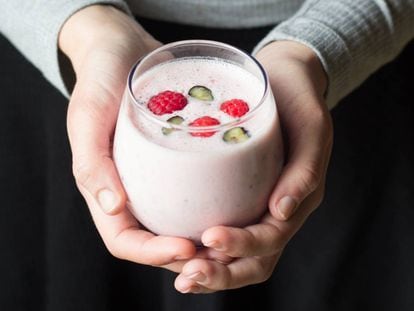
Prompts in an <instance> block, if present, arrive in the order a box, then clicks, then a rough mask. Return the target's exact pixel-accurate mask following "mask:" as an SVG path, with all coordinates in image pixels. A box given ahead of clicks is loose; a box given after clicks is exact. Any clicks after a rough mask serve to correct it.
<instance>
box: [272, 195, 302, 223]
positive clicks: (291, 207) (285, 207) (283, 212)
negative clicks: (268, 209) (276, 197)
mask: <svg viewBox="0 0 414 311" xmlns="http://www.w3.org/2000/svg"><path fill="white" fill-rule="evenodd" d="M296 206H297V204H296V201H295V200H294V199H292V198H291V197H289V196H286V197H283V198H282V199H281V200H280V201H279V204H278V205H277V210H278V211H279V214H280V216H282V218H283V219H285V220H287V219H289V217H290V216H292V215H293V213H294V212H295V209H296Z"/></svg>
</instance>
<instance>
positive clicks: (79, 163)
mask: <svg viewBox="0 0 414 311" xmlns="http://www.w3.org/2000/svg"><path fill="white" fill-rule="evenodd" d="M72 171H73V176H74V177H75V180H76V183H78V184H80V185H82V186H84V187H86V188H87V187H88V185H89V184H90V181H91V179H92V177H93V168H92V167H91V166H90V165H89V164H87V162H86V161H84V160H81V159H76V160H74V161H73V165H72Z"/></svg>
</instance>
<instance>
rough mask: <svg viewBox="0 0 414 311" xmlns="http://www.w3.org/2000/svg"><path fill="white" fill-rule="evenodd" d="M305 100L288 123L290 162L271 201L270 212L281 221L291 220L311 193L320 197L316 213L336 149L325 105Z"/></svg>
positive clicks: (310, 99)
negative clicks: (328, 168) (330, 159)
mask: <svg viewBox="0 0 414 311" xmlns="http://www.w3.org/2000/svg"><path fill="white" fill-rule="evenodd" d="M304 100H305V102H299V103H295V104H296V105H297V107H300V108H299V109H297V110H296V111H295V115H294V118H293V119H292V121H291V122H289V120H285V121H286V122H287V123H288V124H285V129H286V142H287V144H288V155H287V161H286V165H285V167H284V168H283V170H282V173H281V176H280V178H279V180H278V182H277V184H276V187H275V189H274V191H273V193H272V195H271V197H270V200H269V209H270V212H271V214H272V215H273V217H275V218H276V219H279V220H287V219H289V218H290V217H291V216H292V215H293V214H294V212H295V211H296V210H297V208H298V207H299V206H300V204H301V203H302V201H303V200H305V198H306V197H308V196H309V195H310V194H311V193H314V192H315V193H317V194H318V195H317V197H316V198H315V199H314V200H312V201H313V202H314V203H313V206H312V209H315V208H316V207H317V206H318V205H319V204H320V202H321V200H322V197H323V189H324V186H325V185H324V183H325V175H326V170H327V167H328V163H329V158H330V153H331V146H332V136H333V135H332V133H333V130H332V123H331V119H330V115H329V112H328V111H327V109H326V108H325V107H324V106H323V105H324V104H323V103H320V102H318V100H316V99H312V98H304ZM311 102H313V103H314V104H311ZM292 104H293V103H292ZM300 110H302V111H300ZM316 190H319V191H316Z"/></svg>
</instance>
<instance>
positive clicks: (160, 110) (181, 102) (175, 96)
mask: <svg viewBox="0 0 414 311" xmlns="http://www.w3.org/2000/svg"><path fill="white" fill-rule="evenodd" d="M186 105H187V98H185V96H184V95H183V94H181V93H178V92H173V91H164V92H161V93H158V94H157V95H154V96H152V97H151V98H150V99H149V101H148V109H149V110H151V111H152V112H153V113H154V114H156V115H163V114H166V113H172V112H174V111H177V110H182V109H183V108H184V107H185V106H186Z"/></svg>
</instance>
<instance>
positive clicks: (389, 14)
mask: <svg viewBox="0 0 414 311" xmlns="http://www.w3.org/2000/svg"><path fill="white" fill-rule="evenodd" d="M413 37H414V0H357V1H355V0H307V1H306V2H305V3H304V4H303V6H302V7H301V8H300V10H299V11H298V12H297V13H296V14H295V15H294V16H292V17H291V18H289V19H288V20H286V21H285V22H283V23H281V24H279V25H278V26H277V27H275V28H274V29H273V30H272V31H271V32H270V33H269V34H268V35H267V36H266V37H265V38H264V39H263V40H262V41H261V42H260V43H259V44H258V45H257V46H256V48H255V50H254V51H253V54H255V53H257V52H258V51H259V50H260V49H261V48H262V47H264V46H265V45H266V44H268V43H270V42H272V41H275V40H293V41H297V42H301V43H303V44H305V45H307V46H309V47H310V48H311V49H313V50H314V51H315V53H316V54H317V55H318V56H319V58H320V60H321V63H322V65H323V67H324V69H325V71H326V73H327V75H328V79H329V86H328V92H327V95H326V100H327V104H328V106H329V108H333V107H334V106H335V105H336V103H337V102H338V101H339V100H340V99H341V98H343V97H344V96H345V95H347V94H348V93H350V92H351V91H352V90H353V89H354V88H356V87H357V86H358V85H360V84H361V83H362V82H363V81H364V80H365V79H366V78H368V76H369V75H370V74H371V73H373V72H374V71H375V70H377V69H378V68H379V67H380V66H382V65H383V64H385V63H387V62H389V61H391V60H392V59H393V58H395V57H396V56H397V55H398V54H399V52H400V51H401V50H402V49H403V47H404V46H405V45H406V44H407V43H408V42H409V41H410V40H411V39H412V38H413Z"/></svg>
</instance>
